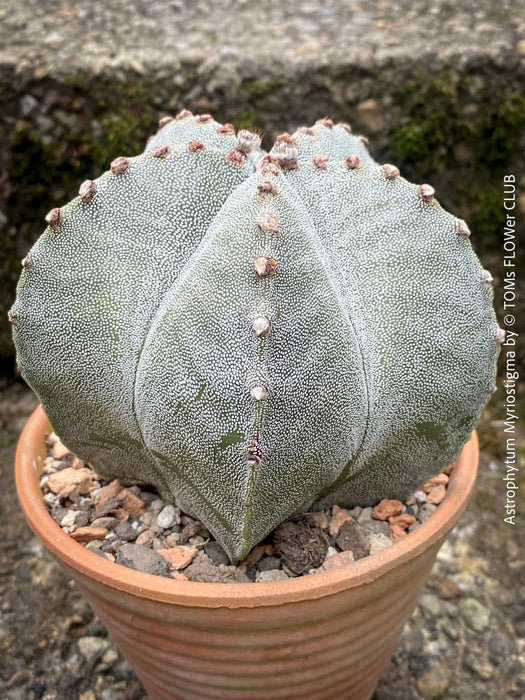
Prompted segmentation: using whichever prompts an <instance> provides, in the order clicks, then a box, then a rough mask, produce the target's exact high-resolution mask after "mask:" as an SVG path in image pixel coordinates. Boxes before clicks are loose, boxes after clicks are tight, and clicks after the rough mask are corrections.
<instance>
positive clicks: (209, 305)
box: [11, 112, 503, 560]
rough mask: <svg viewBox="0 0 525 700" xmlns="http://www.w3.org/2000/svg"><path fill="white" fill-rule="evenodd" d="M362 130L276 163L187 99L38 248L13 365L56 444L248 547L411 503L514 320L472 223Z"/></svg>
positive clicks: (478, 391)
mask: <svg viewBox="0 0 525 700" xmlns="http://www.w3.org/2000/svg"><path fill="white" fill-rule="evenodd" d="M349 131H350V130H349V128H348V127H346V125H343V126H334V125H333V124H332V123H331V122H330V121H329V120H321V121H320V122H319V123H317V124H316V125H314V127H312V128H311V129H304V128H303V129H301V130H298V132H296V134H294V135H293V136H289V135H288V134H283V135H281V136H280V137H278V139H277V142H276V144H275V146H274V148H273V150H272V151H271V154H270V155H265V154H264V153H263V152H262V151H260V148H259V143H260V140H259V138H258V137H257V136H256V135H254V134H250V133H249V132H240V133H239V134H238V135H237V137H236V136H235V134H234V133H233V130H232V128H231V127H230V126H229V125H225V126H224V127H221V125H219V124H218V123H217V122H215V121H213V120H212V118H211V117H207V116H205V117H193V116H192V115H191V114H190V113H187V112H184V113H183V114H181V115H180V116H179V118H178V119H175V120H165V121H164V122H163V124H162V128H161V129H160V130H159V132H158V134H157V135H156V136H155V137H154V138H153V139H152V140H151V141H150V142H149V144H148V147H147V150H146V152H145V153H144V154H143V155H141V156H137V157H136V158H130V159H118V160H117V161H114V162H113V164H112V172H109V173H106V174H104V175H103V176H102V177H100V178H99V179H98V180H96V181H94V183H91V184H89V183H88V184H86V183H85V184H84V185H83V189H81V197H80V198H78V199H76V200H74V201H73V202H72V203H71V204H69V205H67V206H66V207H64V208H63V209H61V210H60V211H58V210H54V211H53V212H51V215H50V217H49V218H48V221H50V222H51V225H50V227H49V228H48V229H47V230H46V232H45V233H44V234H43V235H42V236H41V238H40V239H39V241H38V242H37V243H36V244H35V246H34V248H33V249H32V250H31V252H30V253H29V255H28V258H26V259H25V265H24V266H25V268H26V269H25V270H24V271H23V273H22V276H21V280H20V282H19V286H18V296H17V300H16V302H15V305H14V307H13V310H12V314H11V319H12V321H13V322H14V324H15V325H14V337H15V342H16V347H17V352H18V360H19V364H20V367H21V371H22V373H23V376H24V377H25V379H26V380H27V381H28V383H29V384H30V385H31V386H32V388H33V389H34V390H35V392H36V393H37V394H38V396H39V397H40V399H41V400H42V403H43V405H44V409H45V411H46V413H47V415H48V417H49V418H50V421H51V424H52V425H53V428H54V429H55V431H56V432H57V434H58V435H59V436H60V437H61V438H62V440H63V441H64V443H65V444H66V445H67V446H68V447H69V448H70V449H72V451H73V452H75V453H76V454H77V455H78V456H79V457H81V458H83V459H84V460H86V461H87V462H89V463H91V464H92V466H93V467H94V468H95V469H96V470H97V471H98V472H99V473H100V474H101V475H103V476H105V477H107V478H115V477H118V478H119V479H120V480H121V481H122V482H123V483H150V484H153V485H155V486H157V488H158V489H159V490H160V492H161V493H162V494H163V495H164V496H165V497H169V498H171V499H173V500H174V501H175V502H176V503H177V504H178V505H180V506H181V507H182V508H183V509H184V510H186V511H187V512H189V513H191V514H193V515H194V516H196V517H199V518H200V519H201V520H202V521H203V522H204V523H205V524H206V525H207V527H208V528H209V529H210V530H211V531H212V532H213V534H214V535H215V537H216V538H217V539H218V541H219V542H220V543H221V544H222V545H223V546H224V547H225V549H226V550H227V552H228V553H229V554H230V556H231V557H232V559H233V560H238V559H240V558H242V557H243V556H244V555H245V554H246V553H247V552H248V551H249V550H250V549H251V547H253V546H254V545H255V544H256V543H257V542H259V541H260V540H261V539H262V538H264V536H265V535H266V534H267V533H268V532H270V531H271V530H272V529H273V528H274V527H275V526H276V525H278V524H279V523H280V522H282V521H283V520H285V519H286V518H287V517H289V516H291V515H293V514H295V513H297V512H301V511H304V510H306V509H309V508H311V509H318V508H321V507H326V506H328V505H330V504H334V503H337V504H339V505H342V506H352V505H356V504H359V505H367V504H372V503H375V502H377V501H378V500H379V499H381V498H383V497H398V498H403V497H405V496H406V495H407V494H408V493H410V491H411V490H413V489H414V488H416V487H417V486H419V485H421V484H422V483H423V482H424V481H425V480H426V479H427V478H429V477H430V476H433V475H434V474H436V473H437V472H438V471H439V470H440V469H442V468H443V467H444V466H446V464H448V463H450V462H451V461H453V459H454V458H455V457H456V456H457V454H458V453H459V451H460V449H461V447H462V445H463V444H464V442H465V441H466V440H467V438H468V436H469V434H470V431H471V430H472V428H473V427H474V425H475V423H476V421H477V419H478V418H479V414H480V412H481V410H482V408H483V406H484V404H485V402H486V399H487V397H488V395H489V394H490V391H491V390H492V387H493V382H494V375H495V363H496V358H497V354H498V344H499V343H501V342H502V339H503V337H502V335H503V332H502V331H501V330H500V329H498V327H497V323H496V319H495V316H494V312H493V308H492V288H491V286H490V275H488V273H486V271H484V270H482V268H481V266H480V264H479V261H478V260H477V258H476V256H475V254H474V253H473V251H472V248H471V246H470V243H469V241H468V228H467V227H466V225H465V224H464V222H462V221H460V220H458V219H455V218H454V217H453V216H451V215H450V214H447V213H446V212H444V211H443V210H442V209H441V207H440V206H439V204H438V203H437V202H436V201H435V200H434V199H433V191H432V189H431V188H429V186H426V185H422V186H420V187H418V186H415V185H412V184H410V183H408V182H407V181H405V180H404V179H403V178H401V177H399V173H398V171H397V169H396V168H394V167H393V166H388V165H386V166H379V165H377V164H375V163H374V161H373V160H372V158H371V157H370V156H369V155H368V152H367V151H366V148H365V146H364V144H363V141H362V140H360V139H358V138H356V137H354V136H353V135H352V134H351V133H349ZM57 212H58V213H57Z"/></svg>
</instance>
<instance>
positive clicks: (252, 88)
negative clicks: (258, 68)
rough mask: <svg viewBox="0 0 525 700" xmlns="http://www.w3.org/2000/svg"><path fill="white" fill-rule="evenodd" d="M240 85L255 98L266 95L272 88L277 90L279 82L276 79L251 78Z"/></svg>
mask: <svg viewBox="0 0 525 700" xmlns="http://www.w3.org/2000/svg"><path fill="white" fill-rule="evenodd" d="M242 87H243V88H244V90H246V92H247V93H248V94H249V95H251V96H252V97H255V98H260V97H266V95H269V94H270V93H271V92H273V91H274V90H278V89H279V87H280V83H279V82H278V81H277V80H260V79H259V78H251V79H249V80H245V81H244V82H243V84H242Z"/></svg>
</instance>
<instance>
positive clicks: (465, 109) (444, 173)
mask: <svg viewBox="0 0 525 700" xmlns="http://www.w3.org/2000/svg"><path fill="white" fill-rule="evenodd" d="M524 86H525V6H524V4H523V2H522V0H500V2H498V3H494V2H493V1H492V0H462V1H460V0H421V1H420V2H417V3H414V2H410V1H409V0H397V1H395V0H391V1H390V0H384V1H381V2H365V0H346V1H345V0H339V1H337V2H334V1H333V2H329V1H326V2H323V1H321V0H311V1H300V0H290V1H289V2H287V3H283V2H280V1H278V0H269V1H267V2H256V1H255V0H238V1H236V2H234V1H233V0H215V1H214V2H202V1H201V0H197V1H195V2H191V1H190V0H187V1H184V0H157V1H154V0H153V1H150V2H146V1H145V0H133V1H128V2H123V1H122V0H105V1H104V2H100V1H99V0H92V1H88V0H85V1H77V2H69V3H68V2H62V1H61V0H26V1H25V2H24V3H21V2H20V1H19V0H0V95H1V98H2V99H1V101H0V237H1V242H2V245H1V251H2V253H1V255H0V261H1V262H0V313H1V316H0V317H1V318H3V319H6V314H7V310H8V309H9V308H10V306H11V304H12V303H13V300H14V295H15V287H16V281H17V278H18V275H19V273H20V260H21V259H22V258H23V257H24V256H25V254H26V253H27V251H28V250H29V248H30V247H31V245H32V244H33V242H34V241H35V240H36V238H37V237H38V236H39V235H40V233H41V232H42V231H43V229H44V227H45V225H44V223H43V217H44V216H45V214H46V213H47V212H48V211H49V210H50V209H51V208H53V207H55V206H60V205H62V204H64V203H65V202H67V201H68V200H69V199H71V198H72V197H74V196H76V194H77V192H78V186H79V184H80V183H81V182H82V181H83V180H85V179H86V178H94V177H97V176H99V175H100V174H101V173H102V172H103V171H104V170H106V169H108V167H109V162H110V161H111V160H112V159H113V158H115V157H116V156H119V155H135V154H137V153H139V152H140V151H141V150H143V148H144V146H145V143H146V139H147V136H148V135H149V134H151V133H154V132H155V131H156V128H157V122H158V119H159V118H160V117H162V116H165V115H167V114H172V115H174V114H175V113H176V112H178V111H179V110H180V109H182V108H183V107H185V108H188V109H190V110H192V111H194V112H210V113H212V114H213V116H214V117H215V118H216V119H218V120H219V121H223V122H232V123H233V124H234V125H235V126H236V127H237V128H243V127H247V128H255V129H257V130H259V131H260V132H261V133H263V134H264V145H265V146H266V147H270V146H271V144H272V142H273V138H274V137H275V135H276V134H278V133H281V132H283V131H293V130H295V128H296V127H297V126H299V125H301V124H306V125H309V124H311V123H313V122H314V121H315V120H316V119H318V118H320V117H324V116H328V117H330V118H331V119H333V120H334V121H346V122H349V123H350V124H351V125H352V128H353V131H354V132H355V133H358V134H359V133H361V134H364V135H366V136H367V137H368V138H369V141H370V145H369V149H370V152H371V155H372V156H373V157H374V158H375V159H376V160H377V161H378V162H380V163H383V162H391V163H394V164H396V165H397V166H398V167H399V168H400V170H401V174H402V175H403V176H404V177H406V178H407V179H409V180H412V181H414V182H418V183H422V182H429V183H430V184H432V185H433V186H434V187H435V189H436V196H437V198H438V200H439V201H440V203H441V204H442V206H443V207H444V208H446V209H447V210H449V211H451V212H453V213H454V214H455V215H456V216H458V217H460V218H463V219H465V220H466V221H467V222H468V224H469V226H470V228H471V230H472V238H471V241H472V244H473V246H474V248H475V249H476V251H477V253H478V255H479V256H480V258H481V260H482V263H483V265H484V267H486V268H488V269H489V270H490V271H491V272H492V274H493V276H494V278H495V282H494V288H495V304H496V308H497V310H498V314H499V316H500V317H502V315H503V314H502V303H503V289H502V286H503V285H502V282H503V275H504V267H503V226H504V221H505V209H504V207H503V197H504V189H503V178H504V176H506V175H510V174H512V175H514V176H515V185H516V188H517V189H516V193H515V203H516V208H515V210H514V211H515V213H516V216H517V231H516V233H517V240H516V250H517V258H516V269H517V270H518V271H519V270H521V269H522V263H523V250H524V246H523V242H524V241H523V239H524V237H525V226H524V223H523V220H524V219H523V214H524V212H525V169H524V167H523V166H524V160H525V149H524V146H525V129H524V126H525V94H524ZM523 287H524V280H523V279H522V280H521V282H520V286H519V288H518V302H517V303H518V306H517V308H516V309H515V315H516V317H517V319H518V325H517V326H516V327H515V329H514V330H518V331H521V337H522V339H523V337H524V334H523V325H524V323H525V321H524V319H525V314H522V316H521V320H520V317H519V312H520V311H522V310H523V300H524V299H525V289H524V288H523ZM520 300H521V301H520ZM521 347H522V346H521ZM523 357H524V353H523V352H522V353H521V358H522V360H521V364H520V367H521V370H522V371H523ZM503 359H504V358H503V354H502V357H501V358H500V363H501V371H500V374H501V373H502V372H503V369H504V367H503ZM503 379H504V377H503V376H501V377H500V381H499V385H500V389H499V391H498V392H497V393H496V395H495V396H494V397H493V399H492V400H491V402H490V404H489V406H488V408H487V409H486V411H485V413H484V415H483V418H482V422H481V425H480V435H481V443H482V448H483V452H482V458H481V469H480V477H479V482H478V489H477V492H476V494H475V496H474V498H473V499H472V503H471V505H470V506H469V509H468V511H467V513H466V514H465V516H464V517H463V519H462V520H461V522H460V525H459V526H458V528H457V529H456V531H455V533H454V535H453V536H452V538H451V540H450V542H449V543H447V545H446V546H445V547H444V549H443V551H442V554H441V555H440V558H439V560H438V563H437V565H436V567H435V570H434V571H433V573H432V577H431V579H430V581H429V585H428V586H427V588H426V590H425V592H424V594H423V596H422V598H421V601H420V605H419V607H418V609H417V610H416V612H415V614H414V616H413V618H412V619H411V620H410V622H409V623H408V624H407V627H406V630H405V634H404V636H403V641H402V643H401V646H400V648H399V650H398V652H397V653H396V655H395V657H394V659H393V661H392V663H391V665H390V667H389V669H388V671H387V672H386V673H385V676H384V678H383V680H382V682H381V684H380V686H379V688H378V690H377V693H376V696H375V700H390V699H392V700H397V699H399V700H411V699H412V698H413V699H414V700H416V699H417V698H421V697H425V698H434V697H439V698H443V699H448V700H452V698H461V700H477V699H478V698H479V699H481V698H483V699H485V698H489V699H491V698H494V700H501V699H502V698H507V697H508V698H518V697H525V656H524V653H525V642H524V638H523V637H524V635H525V560H524V553H523V545H522V544H521V549H520V546H519V542H520V538H521V543H523V541H524V538H525V527H524V524H523V521H524V518H523V513H524V512H525V497H524V496H523V493H525V478H524V477H523V473H524V472H523V467H524V465H525V456H524V455H525V453H524V449H523V448H524V444H525V441H524V439H523V426H520V429H519V433H518V437H519V446H520V447H519V450H518V461H519V464H520V466H521V468H522V470H521V474H522V476H521V481H520V484H521V488H522V491H521V494H522V495H521V496H520V497H519V503H518V506H521V519H519V518H518V519H517V520H516V525H514V526H512V525H510V524H508V523H505V522H504V517H505V511H504V504H505V489H504V482H503V480H502V479H503V476H504V474H505V470H504V464H503V459H504V458H505V452H504V440H503V438H504V433H503V423H502V421H503V419H504V415H505V413H504V405H503V403H504V392H503V391H502V387H501V383H502V380H503ZM520 386H521V385H520ZM35 405H36V399H35V398H34V397H33V395H32V394H31V392H29V391H28V390H27V388H26V387H25V386H24V384H23V382H22V381H21V380H20V378H19V377H17V374H16V367H15V360H14V348H13V345H12V342H11V329H10V326H9V325H8V323H7V322H2V323H1V324H0V421H1V428H2V437H1V439H0V468H1V476H2V482H1V483H2V489H1V491H0V500H1V518H2V520H1V525H0V538H1V539H0V597H1V603H0V605H1V610H2V616H1V619H0V651H1V652H2V653H1V654H0V658H1V659H2V660H1V661H0V696H1V697H2V698H6V699H8V700H18V699H20V700H25V699H26V698H29V699H32V698H45V699H47V700H53V699H55V698H56V699H58V700H62V699H64V700H69V699H70V698H81V699H82V700H98V699H99V698H101V699H102V700H133V699H143V698H145V695H144V694H143V691H142V689H141V687H140V684H139V683H138V681H137V680H136V679H135V677H134V676H133V673H132V672H131V671H130V669H129V667H128V666H127V664H126V663H125V661H124V660H123V659H122V658H121V657H120V655H119V653H118V651H117V650H116V648H115V647H114V646H113V645H112V643H111V642H110V640H108V639H107V638H106V634H105V630H104V629H103V628H102V626H101V625H100V623H99V622H98V620H96V618H94V617H93V615H92V613H91V612H90V611H89V609H88V608H87V606H86V605H85V604H84V603H83V602H82V601H81V599H80V598H79V596H78V594H77V593H76V590H75V589H74V588H73V587H72V585H71V584H70V582H69V581H68V580H67V579H66V578H65V576H64V575H63V574H62V573H61V571H60V570H59V569H58V568H57V567H56V566H55V564H54V563H53V562H52V561H51V560H50V559H49V558H48V557H47V555H46V554H43V553H42V551H41V549H40V546H39V545H38V543H37V542H36V540H34V538H32V535H31V533H30V531H29V529H28V528H27V527H26V526H25V521H24V519H23V516H22V515H21V512H20V511H19V508H18V505H17V502H16V498H15V494H14V486H13V479H12V460H13V454H14V445H15V442H16V439H17V437H18V434H19V432H20V430H21V428H22V426H23V424H24V422H25V420H26V419H27V416H28V415H29V413H30V411H31V410H32V408H33V407H34V406H35ZM520 406H521V409H523V391H521V399H520ZM524 413H525V412H524V411H523V410H521V415H522V416H523V415H524ZM473 601H474V602H473ZM79 640H84V641H82V642H81V643H80V644H79ZM85 640H87V641H85Z"/></svg>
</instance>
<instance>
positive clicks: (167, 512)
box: [152, 501, 180, 530]
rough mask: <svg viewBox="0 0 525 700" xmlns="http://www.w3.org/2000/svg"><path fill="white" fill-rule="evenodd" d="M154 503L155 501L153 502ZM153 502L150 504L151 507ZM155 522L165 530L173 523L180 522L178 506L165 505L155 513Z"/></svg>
mask: <svg viewBox="0 0 525 700" xmlns="http://www.w3.org/2000/svg"><path fill="white" fill-rule="evenodd" d="M154 503H156V501H155V502H154ZM153 505H154V504H152V507H153ZM157 524H158V525H159V526H160V527H161V528H162V529H163V530H167V529H168V528H170V527H173V526H174V525H179V524H180V512H179V510H178V508H175V506H173V505H171V504H170V505H167V506H165V507H164V508H163V509H162V510H161V511H160V513H159V514H158V515H157Z"/></svg>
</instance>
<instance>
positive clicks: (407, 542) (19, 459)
mask: <svg viewBox="0 0 525 700" xmlns="http://www.w3.org/2000/svg"><path fill="white" fill-rule="evenodd" d="M49 430H50V427H49V423H48V420H47V417H46V415H45V413H44V411H43V409H42V407H41V406H39V407H38V408H36V409H35V411H34V412H33V414H32V415H31V417H30V418H29V420H28V422H27V424H26V426H25V428H24V430H23V432H22V434H21V436H20V439H19V442H18V447H17V451H16V458H15V477H16V488H17V492H18V498H19V501H20V504H21V506H22V509H23V511H24V513H25V516H26V518H27V521H28V522H29V525H30V526H31V528H32V530H33V531H34V532H35V534H36V535H37V536H38V537H39V539H40V540H41V541H42V543H43V544H44V545H45V546H46V548H47V549H48V550H50V551H51V552H52V553H53V554H54V556H55V557H56V558H57V559H59V560H60V561H62V562H63V563H64V564H66V565H68V566H69V567H71V568H72V569H73V570H77V571H79V572H82V573H83V574H84V575H86V576H88V577H91V578H94V579H96V580H98V581H101V582H103V583H105V584H106V585H108V586H110V587H111V588H113V589H116V590H120V591H122V592H125V593H128V594H131V595H134V596H138V597H139V598H145V599H150V600H156V601H163V602H166V603H172V604H177V605H186V606H199V607H208V608H217V607H226V608H252V607H258V606H268V605H280V604H283V603H290V602H297V601H302V600H309V599H315V598H321V597H324V596H327V595H332V594H335V593H338V592H339V591H341V590H344V589H347V588H354V587H357V586H362V585H366V584H367V583H370V582H371V581H374V580H375V579H377V578H378V577H380V576H382V575H383V574H385V573H386V572H387V571H389V570H391V569H393V568H395V567H398V566H402V565H403V564H404V563H405V562H407V561H409V560H411V559H413V558H415V557H416V556H417V555H418V554H419V553H420V552H421V551H423V550H424V549H427V548H428V547H430V546H432V545H433V544H434V543H435V542H437V541H438V540H440V539H441V538H442V537H443V533H444V532H446V531H448V530H449V529H452V527H453V524H454V523H455V521H456V520H457V519H458V518H459V516H460V514H461V513H462V511H463V509H464V508H465V506H466V503H467V500H468V497H469V495H470V493H471V491H472V488H473V486H474V482H475V479H476V474H477V466H478V439H477V435H476V432H475V431H473V432H472V435H471V437H470V439H469V441H468V442H467V443H466V444H465V446H464V447H463V450H462V452H461V454H460V456H459V457H458V459H457V461H456V465H457V466H456V469H454V472H453V475H452V478H451V480H450V483H449V485H448V488H447V495H446V497H445V499H444V500H443V502H442V503H441V504H440V506H439V508H438V509H437V511H436V512H435V513H434V514H433V515H432V516H431V517H430V518H429V519H428V520H426V521H425V522H424V523H423V524H422V525H421V527H419V528H418V529H417V530H416V531H415V532H412V533H410V534H409V535H407V537H405V538H404V539H402V540H399V541H397V542H395V543H393V544H392V545H391V546H390V547H387V548H386V549H383V550H381V551H380V552H377V553H376V554H373V555H372V556H368V557H365V558H364V559H360V560H358V561H357V562H356V563H354V564H349V565H346V566H342V567H341V568H339V569H336V570H334V571H329V572H326V573H318V574H315V575H312V576H302V577H298V578H294V579H290V580H288V581H276V582H268V583H197V582H193V581H177V580H176V579H168V578H163V577H161V576H154V575H152V574H145V573H143V572H140V571H135V570H133V569H128V568H126V567H124V566H121V565H119V564H116V563H114V562H110V561H108V560H106V559H103V558H102V557H101V556H99V555H97V554H94V553H93V552H90V551H89V550H88V549H86V548H85V547H84V546H83V545H81V544H80V543H78V542H76V541H75V540H74V539H73V538H72V537H70V536H69V535H67V534H66V533H64V532H63V531H62V529H61V528H60V527H59V526H58V525H57V524H56V523H55V522H54V520H53V519H52V518H51V516H50V515H49V513H48V512H47V509H46V507H45V505H44V502H43V498H42V493H41V491H40V485H39V474H40V471H41V469H42V467H43V458H44V455H45V442H44V440H45V433H46V432H49ZM451 523H452V524H451Z"/></svg>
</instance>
